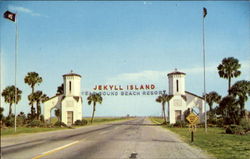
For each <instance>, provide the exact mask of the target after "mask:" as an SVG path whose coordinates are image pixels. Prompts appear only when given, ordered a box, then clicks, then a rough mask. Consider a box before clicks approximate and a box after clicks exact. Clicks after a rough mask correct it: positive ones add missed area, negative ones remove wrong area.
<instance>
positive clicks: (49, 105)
mask: <svg viewBox="0 0 250 159" xmlns="http://www.w3.org/2000/svg"><path fill="white" fill-rule="evenodd" d="M63 84H64V90H63V94H58V95H56V96H54V97H51V98H50V99H49V100H47V101H46V102H44V119H45V120H50V115H51V110H52V109H53V108H57V109H60V110H61V121H62V122H64V123H65V124H67V125H69V126H70V125H72V124H73V123H74V122H75V121H76V120H82V97H81V91H80V90H81V76H80V75H78V74H76V73H73V72H72V71H71V73H68V74H65V75H63Z"/></svg>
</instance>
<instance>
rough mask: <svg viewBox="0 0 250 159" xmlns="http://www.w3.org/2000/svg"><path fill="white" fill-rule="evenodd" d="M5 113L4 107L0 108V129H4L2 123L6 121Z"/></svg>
mask: <svg viewBox="0 0 250 159" xmlns="http://www.w3.org/2000/svg"><path fill="white" fill-rule="evenodd" d="M3 111H4V109H3V108H2V107H0V128H2V123H3V122H2V121H3V119H4V116H3Z"/></svg>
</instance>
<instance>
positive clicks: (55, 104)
mask: <svg viewBox="0 0 250 159" xmlns="http://www.w3.org/2000/svg"><path fill="white" fill-rule="evenodd" d="M62 96H63V95H60V96H55V97H52V98H51V99H49V100H47V101H46V102H44V110H43V111H44V113H43V114H44V119H45V120H50V113H51V109H53V108H58V109H60V107H61V99H62Z"/></svg>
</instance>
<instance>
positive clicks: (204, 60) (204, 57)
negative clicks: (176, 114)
mask: <svg viewBox="0 0 250 159" xmlns="http://www.w3.org/2000/svg"><path fill="white" fill-rule="evenodd" d="M205 16H206V15H205ZM205 16H204V15H203V16H202V35H203V36H202V42H203V43H202V44H203V47H202V49H203V72H204V74H203V78H204V81H203V82H204V102H205V132H206V133H207V108H206V103H207V102H206V54H205V31H204V19H205Z"/></svg>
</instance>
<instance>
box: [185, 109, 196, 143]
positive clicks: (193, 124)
mask: <svg viewBox="0 0 250 159" xmlns="http://www.w3.org/2000/svg"><path fill="white" fill-rule="evenodd" d="M186 119H187V120H188V122H189V131H191V142H193V141H194V131H196V123H197V121H198V120H199V116H198V115H196V114H194V113H193V112H191V113H190V114H189V115H188V116H187V117H186Z"/></svg>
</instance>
